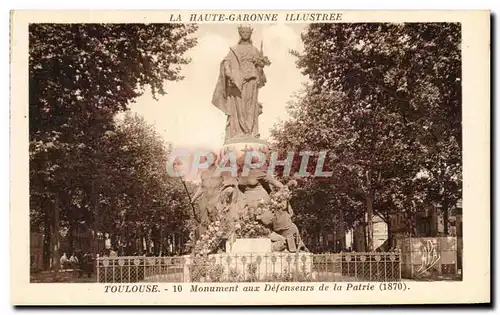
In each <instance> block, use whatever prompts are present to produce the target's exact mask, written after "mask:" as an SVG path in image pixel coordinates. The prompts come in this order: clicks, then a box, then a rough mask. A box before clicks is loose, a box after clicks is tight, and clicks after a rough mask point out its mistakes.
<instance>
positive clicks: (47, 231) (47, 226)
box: [42, 200, 52, 270]
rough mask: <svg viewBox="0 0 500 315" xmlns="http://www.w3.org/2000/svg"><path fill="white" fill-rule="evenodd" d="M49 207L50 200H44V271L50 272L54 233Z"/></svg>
mask: <svg viewBox="0 0 500 315" xmlns="http://www.w3.org/2000/svg"><path fill="white" fill-rule="evenodd" d="M48 205H49V201H48V200H44V202H43V205H42V207H43V211H44V218H43V269H44V270H49V269H50V267H51V265H50V258H51V254H52V247H51V245H52V232H51V226H52V224H51V222H50V218H51V215H50V213H49V211H50V208H49V207H47V206H48Z"/></svg>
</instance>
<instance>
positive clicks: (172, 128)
mask: <svg viewBox="0 0 500 315" xmlns="http://www.w3.org/2000/svg"><path fill="white" fill-rule="evenodd" d="M305 26H306V25H304V24H255V25H252V27H253V28H254V32H253V36H252V40H253V43H254V45H255V46H256V47H257V48H260V43H261V40H262V41H263V45H264V54H265V55H267V56H268V57H269V59H270V61H271V65H270V66H269V67H266V68H265V69H264V71H265V73H266V76H267V84H266V86H264V87H263V88H262V89H261V90H260V91H259V101H260V102H262V103H263V114H262V115H261V116H260V118H259V124H260V126H259V128H260V130H261V138H263V139H267V138H268V137H269V129H270V128H271V127H272V126H273V125H274V124H275V123H277V122H279V121H280V120H285V119H286V118H287V113H286V104H287V102H288V101H289V100H290V99H291V95H292V94H293V93H294V92H296V91H297V90H300V89H301V87H302V84H303V83H304V82H306V81H307V78H306V77H305V76H303V75H302V74H301V73H300V70H299V69H297V67H296V65H295V60H296V58H295V57H294V56H292V55H291V54H290V53H289V51H290V49H294V50H298V51H302V41H301V39H300V33H301V32H302V31H303V30H304V28H305ZM195 36H196V37H197V38H198V44H197V45H196V46H195V47H194V48H192V49H191V50H189V51H188V52H187V56H189V57H190V58H191V59H192V60H191V63H190V64H188V65H185V66H183V70H182V72H181V75H183V76H184V77H185V78H184V79H183V80H182V81H179V82H168V83H167V84H166V89H167V95H165V96H159V97H158V100H155V99H153V97H152V95H151V93H150V92H149V91H147V92H146V93H145V94H144V95H142V96H141V97H140V98H139V99H137V102H136V103H135V104H132V105H131V110H132V112H135V113H137V114H139V115H141V116H143V117H144V119H145V120H146V121H147V122H148V123H150V124H152V125H154V127H155V128H156V130H157V132H158V134H160V135H161V136H162V137H163V138H164V140H165V141H166V142H169V143H172V144H173V146H174V147H175V148H182V149H188V150H194V149H201V148H203V149H208V150H219V149H220V148H221V147H222V145H223V140H224V129H225V124H226V117H225V115H224V113H222V112H221V111H220V110H219V109H217V108H216V107H215V106H213V105H212V104H211V100H212V94H213V91H214V88H215V84H216V82H217V78H218V75H219V65H220V62H221V61H222V59H223V58H224V57H225V56H226V55H227V53H228V50H229V47H230V46H233V45H235V44H237V42H238V39H239V36H238V32H237V25H235V24H200V25H199V29H198V31H197V33H196V34H195Z"/></svg>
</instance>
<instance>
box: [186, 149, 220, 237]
mask: <svg viewBox="0 0 500 315" xmlns="http://www.w3.org/2000/svg"><path fill="white" fill-rule="evenodd" d="M212 155H213V156H214V159H213V163H212V164H211V165H210V166H209V167H208V168H207V169H206V170H204V171H203V172H202V173H201V174H200V177H201V184H200V186H199V187H198V190H197V191H196V193H195V194H194V196H193V198H192V202H193V203H197V204H198V213H197V217H198V218H197V220H196V221H197V222H198V227H197V229H196V231H195V239H198V238H199V237H200V236H201V235H202V234H203V233H205V232H206V230H207V228H208V226H209V224H210V223H211V222H213V221H214V220H215V219H216V217H217V212H218V211H219V209H218V207H219V198H220V195H221V191H222V187H223V186H222V184H223V180H224V179H223V178H222V176H220V172H218V170H217V162H216V161H217V154H215V153H212Z"/></svg>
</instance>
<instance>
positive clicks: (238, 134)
mask: <svg viewBox="0 0 500 315" xmlns="http://www.w3.org/2000/svg"><path fill="white" fill-rule="evenodd" d="M252 31H253V29H252V28H251V27H250V26H239V27H238V32H239V35H240V41H239V43H238V44H237V45H235V46H233V47H231V48H229V52H228V54H227V56H226V57H225V58H224V60H223V61H222V62H221V64H220V72H219V78H218V80H217V84H216V87H215V90H214V94H213V97H212V104H213V105H214V106H215V107H217V108H219V109H220V110H221V111H223V112H224V113H225V114H226V115H227V124H226V137H225V141H226V143H227V142H228V141H229V140H231V139H234V138H245V137H246V138H249V137H253V138H259V124H258V117H259V115H260V114H261V113H262V105H261V104H260V103H259V102H258V100H257V99H258V92H259V89H260V88H261V87H263V86H264V85H265V84H266V77H265V75H264V71H263V70H262V69H263V67H264V66H266V65H269V64H270V63H269V60H268V59H267V58H266V57H264V56H263V52H262V46H261V51H259V50H258V49H257V48H256V47H255V46H254V45H253V44H252V40H251V37H252Z"/></svg>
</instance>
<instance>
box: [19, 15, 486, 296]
mask: <svg viewBox="0 0 500 315" xmlns="http://www.w3.org/2000/svg"><path fill="white" fill-rule="evenodd" d="M345 15H346V14H345V13H340V12H335V13H333V12H331V13H330V12H329V13H328V14H323V13H321V12H320V13H301V12H295V13H290V12H289V13H287V14H285V13H282V14H281V15H280V14H278V13H267V12H253V13H252V12H250V13H245V12H240V13H232V12H224V13H219V14H215V13H210V14H204V13H203V14H202V13H190V14H187V13H183V14H181V13H179V14H177V13H165V18H164V20H165V22H164V23H157V22H156V21H155V22H152V23H136V22H130V23H115V22H106V23H104V22H102V23H101V22H89V23H80V22H74V23H48V22H36V23H29V24H28V25H27V27H26V29H27V31H28V34H27V36H28V46H27V47H28V52H27V55H28V64H27V65H26V67H25V69H27V70H29V73H28V72H27V73H26V75H28V76H29V78H28V82H27V88H28V90H27V91H26V94H27V93H29V102H28V104H29V107H28V108H27V110H26V111H25V113H26V114H27V115H28V117H27V118H25V121H24V122H25V123H26V125H27V126H26V128H27V131H26V132H27V137H28V138H29V152H25V155H26V159H28V156H29V161H28V163H29V165H26V166H24V168H25V169H26V171H25V173H26V174H28V173H29V179H25V180H24V181H25V183H26V185H28V183H29V196H25V197H23V198H24V199H29V217H28V216H26V217H25V219H23V220H26V221H25V222H27V220H29V270H20V272H25V273H26V274H28V273H29V283H28V284H27V285H29V284H40V283H45V284H53V285H55V284H56V283H57V284H65V283H66V284H74V283H85V284H94V285H96V284H97V285H100V287H99V289H96V291H99V294H111V293H114V294H120V293H131V294H132V293H136V294H148V293H149V292H159V291H160V290H161V291H167V288H168V291H169V294H174V293H175V292H176V293H178V294H184V293H186V292H192V293H193V294H194V293H205V292H232V291H241V290H243V291H252V290H256V291H259V288H258V287H255V288H254V289H252V288H253V287H252V286H251V285H252V283H253V284H255V285H261V286H262V287H260V291H269V292H273V291H274V292H277V293H278V292H279V293H280V294H286V293H287V292H292V291H293V292H294V293H295V294H297V293H300V292H307V291H315V290H317V286H313V284H318V283H323V284H328V285H329V287H330V289H329V290H334V291H335V290H338V291H347V292H348V293H349V292H353V291H354V292H355V291H370V290H374V288H376V289H377V290H381V291H383V290H386V291H387V290H389V291H392V290H394V291H407V290H409V289H410V288H411V285H413V284H415V285H418V284H421V283H427V285H432V284H431V283H446V284H450V285H454V284H457V285H458V284H459V283H461V282H463V280H464V277H467V276H471V274H470V272H471V266H470V265H469V266H468V267H464V261H466V260H467V259H469V257H464V248H466V247H467V245H472V246H474V245H473V243H467V244H466V245H465V246H464V238H470V237H474V235H467V233H464V228H463V226H464V225H466V224H467V220H474V219H475V218H474V214H473V213H472V212H474V211H480V212H481V215H483V216H485V215H487V212H488V211H489V209H487V208H484V209H468V210H467V211H470V212H471V213H472V214H471V215H466V219H464V215H463V210H462V209H463V206H462V205H463V200H464V189H465V188H464V187H465V186H464V176H463V172H464V162H463V161H464V154H463V152H464V145H463V142H464V140H463V139H464V125H465V123H464V115H463V111H464V101H463V89H464V78H463V76H464V73H465V72H464V69H463V64H464V59H463V49H464V45H463V26H462V24H461V23H460V21H458V20H457V21H456V22H453V21H444V22H439V21H431V22H414V21H409V22H401V21H394V22H390V21H389V22H386V21H380V22H372V21H370V22H363V21H352V22H351V21H349V20H347V21H342V20H343V19H344V18H345ZM201 21H202V22H201ZM216 21H226V23H215V22H216ZM339 21H341V22H339ZM477 79H479V78H477ZM485 79H486V78H485ZM469 80H470V79H469ZM468 105H472V104H468ZM486 105H487V104H486ZM13 106H14V104H12V105H11V107H13ZM478 106H479V105H478ZM481 106H482V107H483V108H487V107H485V106H483V105H481ZM481 117H483V118H484V119H485V122H487V121H489V116H486V115H485V116H481ZM12 128H13V127H12ZM469 130H470V129H469ZM477 140H478V141H486V140H487V139H479V138H478V139H477ZM488 142H489V141H488ZM484 145H487V144H486V142H485V144H484ZM25 147H28V144H27V143H26V144H25ZM469 163H470V161H469ZM485 180H487V178H485ZM467 185H474V183H473V182H472V181H470V182H469V184H467ZM11 211H14V210H13V209H12V210H11ZM26 213H27V212H26ZM483 222H484V221H483ZM471 224H472V222H471ZM488 224H489V221H488ZM25 226H27V223H26V225H25ZM466 232H467V231H466ZM24 233H26V234H28V231H24ZM26 241H28V236H27V235H26ZM477 241H478V242H481V241H482V240H481V239H477ZM484 241H489V240H484ZM16 242H17V244H20V241H19V240H18V241H16ZM23 247H25V248H26V249H27V248H28V244H25V245H23ZM467 250H469V252H468V253H469V254H470V253H471V252H470V251H471V250H473V248H469V249H465V251H466V252H467ZM485 259H488V260H489V258H485ZM23 266H26V267H28V265H27V264H24V265H23ZM468 273H469V275H468ZM162 283H165V284H166V283H169V284H170V283H174V284H179V286H177V285H174V286H170V285H169V286H165V289H163V287H161V284H162ZM243 284H245V285H248V286H246V287H244V288H243V289H242V288H241V287H242V285H243ZM181 285H183V286H181ZM182 290H184V291H185V292H183V293H181V291H182ZM319 290H321V287H320V288H319ZM172 291H173V292H174V293H170V292H172ZM416 292H417V291H415V292H414V293H416ZM441 293H442V292H441ZM186 294H187V293H186ZM224 294H226V293H224ZM208 297H209V296H207V298H208Z"/></svg>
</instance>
